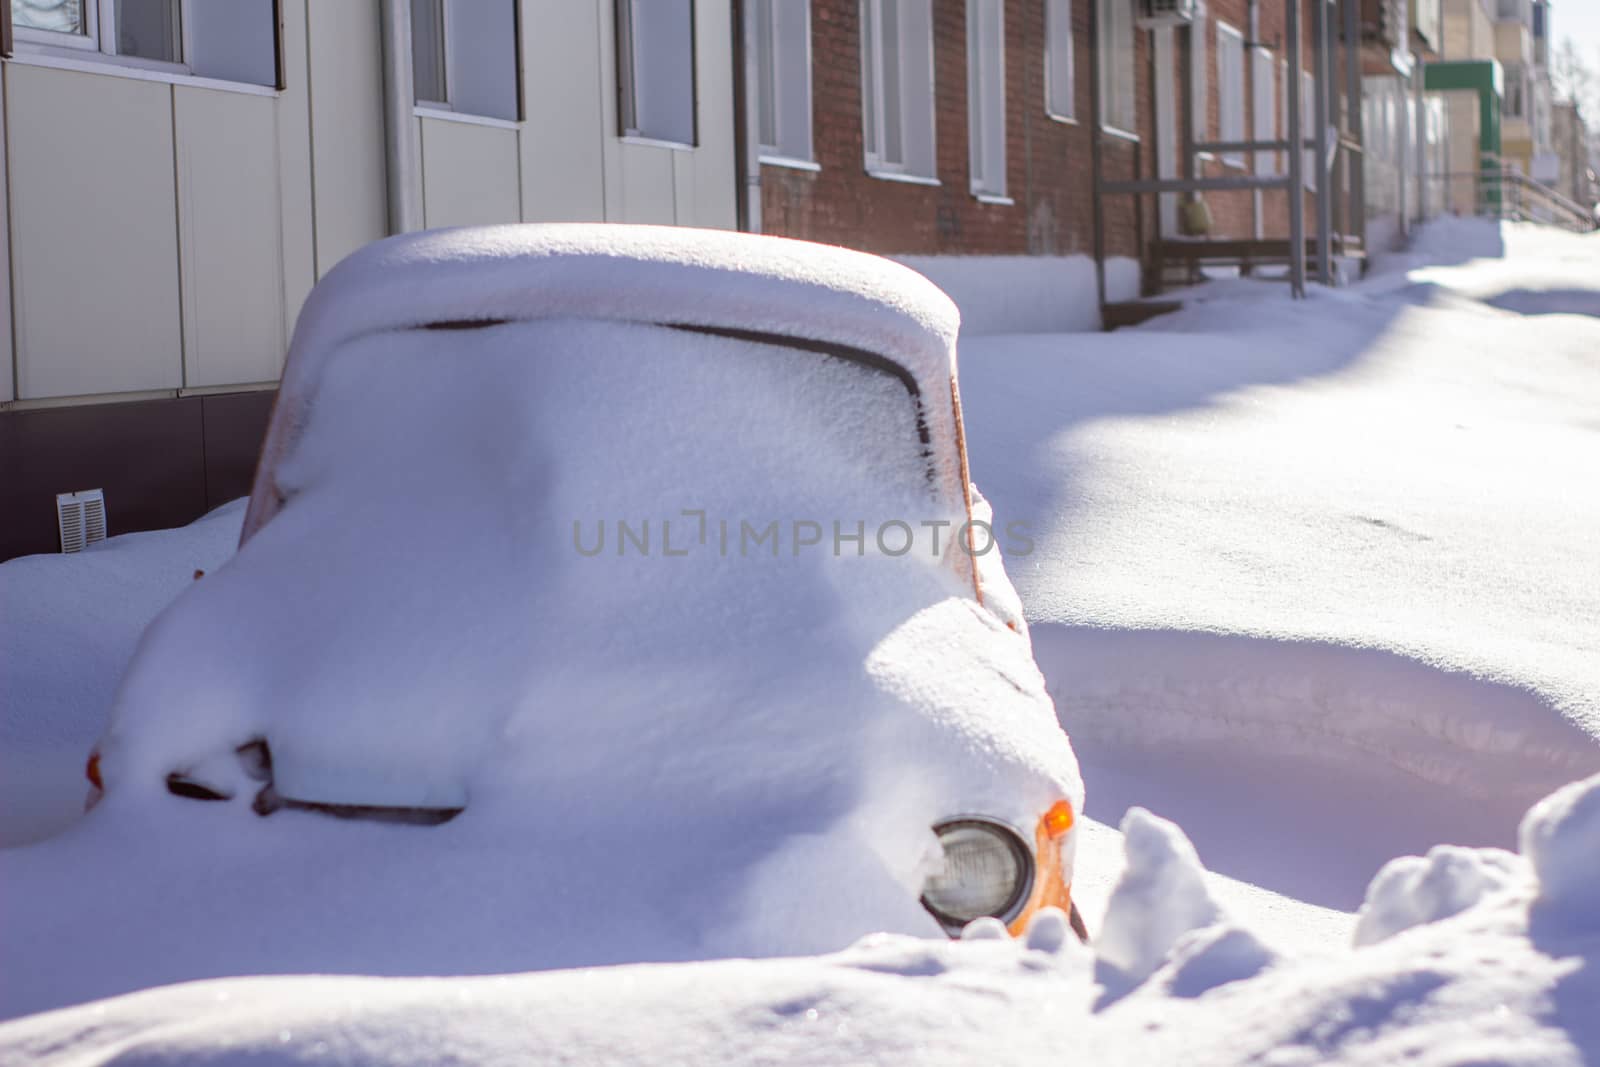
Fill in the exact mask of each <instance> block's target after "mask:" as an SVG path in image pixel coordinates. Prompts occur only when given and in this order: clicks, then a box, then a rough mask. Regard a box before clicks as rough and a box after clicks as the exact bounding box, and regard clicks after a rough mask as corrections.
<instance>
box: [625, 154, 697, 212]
mask: <svg viewBox="0 0 1600 1067" xmlns="http://www.w3.org/2000/svg"><path fill="white" fill-rule="evenodd" d="M678 157H682V158H683V159H684V160H686V161H687V160H690V159H691V157H692V153H689V152H681V151H674V150H673V149H670V148H655V147H651V146H649V145H636V144H627V143H622V144H619V145H618V146H617V176H618V178H619V180H620V184H619V187H618V190H617V200H616V203H615V204H614V205H611V204H608V205H607V206H608V207H609V208H610V210H609V211H608V212H607V214H608V217H609V218H610V220H611V221H612V222H649V223H659V224H661V225H664V226H670V225H672V224H673V223H675V222H678V221H680V220H679V218H678V205H677V199H678V198H677V182H676V167H677V164H676V162H675V161H676V159H677V158H678Z"/></svg>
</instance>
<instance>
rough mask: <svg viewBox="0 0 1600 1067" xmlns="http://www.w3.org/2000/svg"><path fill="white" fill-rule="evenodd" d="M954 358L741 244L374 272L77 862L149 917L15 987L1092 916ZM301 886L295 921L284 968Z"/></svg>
mask: <svg viewBox="0 0 1600 1067" xmlns="http://www.w3.org/2000/svg"><path fill="white" fill-rule="evenodd" d="M957 324H958V320H957V313H956V310H955V308H954V306H953V305H951V304H950V302H949V301H948V299H947V298H946V297H944V295H943V294H942V293H940V292H939V291H938V290H937V289H935V288H934V287H933V286H932V285H931V284H930V283H928V282H927V281H925V280H924V279H922V278H921V277H919V276H918V275H916V274H914V273H913V272H911V271H909V270H907V269H905V268H903V267H900V266H898V265H895V264H893V263H890V262H888V261H885V260H881V259H878V258H876V257H872V256H867V255H863V254H860V253H855V252H850V251H846V250H842V249H835V248H825V247H821V246H815V245H809V244H804V243H799V242H793V241H784V240H777V239H769V238H759V237H753V236H749V235H735V234H718V233H699V232H694V231H685V230H681V229H665V228H661V229H658V228H647V227H606V226H510V227H496V228H487V229H475V230H459V231H450V232H437V233H427V234H421V235H412V236H406V237H400V238H394V239H391V240H388V241H384V242H381V243H379V244H377V245H375V246H372V247H370V248H368V249H366V250H364V251H362V252H359V253H357V254H356V255H354V256H352V257H351V258H350V259H349V260H347V261H346V262H345V263H344V264H342V265H341V266H340V267H339V268H337V269H336V270H335V271H334V272H333V273H332V274H330V275H329V276H328V277H327V278H326V279H325V280H324V281H323V282H322V283H321V284H320V285H319V286H318V287H317V290H316V291H315V292H314V293H313V295H312V297H311V299H310V300H309V302H308V303H307V306H306V308H305V310H304V312H303V313H302V315H301V320H300V324H299V327H298V329H297V331H296V334H295V340H294V344H293V346H292V350H291V353H290V357H289V361H288V364H287V366H286V370H285V376H284V381H283V386H282V391H281V393H280V397H279V401H278V406H277V410H276V412H275V414H274V416H273V420H272V424H271V427H270V429H269V432H268V438H267V442H266V444H265V447H264V451H263V459H262V462H261V466H260V469H259V471H258V474H257V479H256V484H255V487H254V492H253V495H252V498H251V502H250V507H249V511H248V513H247V516H246V519H245V523H244V532H243V535H242V538H241V547H240V549H239V552H238V553H237V555H236V556H235V557H234V558H233V559H231V560H230V561H229V562H228V563H227V564H226V565H225V566H223V567H221V568H220V569H218V570H217V571H216V572H214V573H212V574H209V575H208V576H206V577H205V578H204V579H203V580H200V581H198V582H196V583H195V584H194V586H193V587H192V588H191V589H189V590H188V591H186V592H185V593H184V594H183V595H182V596H181V597H180V598H179V599H178V600H177V601H176V602H175V603H174V604H173V605H172V607H171V608H170V609H168V610H167V611H166V612H165V613H164V614H163V615H161V616H160V617H159V618H157V619H156V621H155V622H154V623H153V624H152V625H151V626H150V628H149V629H148V630H147V632H146V634H145V636H144V638H143V640H142V643H141V645H140V648H139V650H138V652H137V653H136V655H135V657H134V659H133V662H132V663H131V664H130V666H129V668H128V671H127V673H126V675H125V677H124V680H123V683H122V686H121V689H120V691H119V694H118V697H117V700H116V702H115V705H114V707H113V709H112V715H111V721H110V725H109V727H108V729H107V731H106V733H105V735H104V736H103V738H102V740H101V742H100V743H99V745H98V746H97V748H96V751H95V754H94V756H93V758H92V760H91V765H90V771H91V777H92V779H93V780H94V782H95V783H96V787H95V792H96V794H97V798H98V805H97V807H96V810H95V811H94V812H93V813H92V814H91V816H90V817H89V818H88V819H87V820H85V822H84V823H83V824H81V825H80V826H79V827H78V828H77V829H76V830H74V831H73V832H72V833H69V834H68V835H67V836H66V838H64V839H57V840H55V841H52V842H49V843H47V845H46V846H45V847H46V848H49V847H58V848H70V847H73V839H74V838H75V837H76V838H81V837H82V836H83V835H94V834H100V835H111V834H112V833H113V832H114V833H115V834H117V835H120V836H121V838H122V839H123V840H124V841H125V842H126V841H127V840H129V839H130V835H131V839H132V840H134V841H137V842H138V845H137V847H136V848H133V847H132V846H125V847H124V851H128V850H132V851H136V852H138V853H139V854H140V857H141V858H140V859H139V860H137V861H135V865H136V866H137V865H139V864H147V866H144V867H143V868H142V869H141V870H137V871H132V872H130V871H128V870H126V869H122V870H119V871H118V874H117V877H118V878H119V879H122V880H124V881H128V882H132V883H139V882H140V880H141V879H145V882H144V884H143V886H142V888H139V889H135V890H132V891H129V892H127V893H124V894H123V895H122V897H121V898H120V899H119V905H118V907H119V909H120V910H121V912H122V913H121V914H119V915H118V916H117V920H116V922H114V923H111V924H109V925H111V926H112V927H113V928H112V929H111V930H109V931H106V930H100V929H94V930H93V931H92V932H89V931H85V930H83V929H79V930H77V931H73V932H68V931H64V930H61V929H45V928H47V927H50V920H49V919H48V918H47V915H50V916H53V915H57V914H59V912H57V911H56V910H54V909H52V908H50V907H48V906H46V903H45V900H47V898H48V897H49V896H50V893H49V892H48V891H46V890H45V888H44V887H45V879H44V878H43V876H42V875H41V876H40V885H39V887H38V890H39V891H38V892H36V893H34V892H17V893H15V894H11V896H12V899H13V901H16V902H20V905H21V908H22V909H23V910H24V911H27V910H30V909H31V910H34V911H35V912H36V913H37V915H38V918H39V924H29V923H27V922H26V921H24V922H20V923H19V922H8V924H7V926H6V928H5V930H4V932H3V934H0V951H4V953H5V954H6V956H7V958H8V959H12V960H15V959H18V958H19V956H18V954H17V953H18V952H19V951H21V952H22V954H23V957H28V956H32V955H33V953H35V952H37V953H39V954H40V955H38V956H36V957H34V958H37V959H41V960H42V959H45V958H48V959H49V960H50V963H49V965H48V967H49V969H52V970H54V969H59V968H61V967H62V966H63V964H62V961H61V954H62V952H63V951H66V952H67V953H68V954H69V955H70V954H71V953H72V951H73V949H72V948H71V947H70V946H71V945H73V944H81V943H83V942H84V941H85V940H86V939H87V940H88V941H92V942H93V943H94V946H93V952H92V953H91V955H93V956H94V957H96V958H98V959H99V960H102V961H103V960H105V959H107V958H113V959H116V960H118V961H119V963H120V964H121V965H124V966H129V967H132V968H133V969H134V970H136V971H140V972H141V973H137V974H129V975H128V976H127V979H126V981H111V980H109V979H104V980H102V982H101V985H98V986H97V985H95V983H93V982H91V983H90V984H91V986H95V988H93V989H91V990H88V992H109V991H112V989H113V988H128V987H130V986H131V985H133V984H147V983H148V982H150V981H152V980H161V979H166V980H171V979H176V978H187V977H199V976H203V975H213V974H227V973H254V972H266V971H283V970H292V971H347V970H357V971H369V972H377V973H429V972H431V973H439V972H441V971H483V970H497V969H532V968H539V967H547V966H557V965H571V964H577V963H598V962H614V961H616V960H619V959H674V958H692V957H698V956H706V955H714V954H730V953H739V954H772V953H783V952H800V951H814V950H823V949H834V948H838V947H840V946H842V945H844V944H847V943H849V942H850V941H852V940H853V939H855V938H857V937H859V936H861V935H863V934H865V933H868V932H871V931H876V930H889V931H897V932H903V933H913V934H925V935H938V934H940V933H941V932H943V933H950V934H953V933H956V932H959V931H960V930H961V928H962V927H963V926H965V925H966V923H967V922H968V921H970V920H973V919H977V918H981V917H986V916H993V917H996V918H998V919H999V920H1001V921H1002V922H1004V923H1006V924H1008V925H1009V926H1010V927H1011V928H1012V929H1014V930H1017V931H1021V930H1022V929H1024V928H1025V926H1026V924H1027V922H1028V921H1029V919H1030V918H1031V917H1032V916H1033V915H1034V914H1035V913H1037V912H1039V911H1040V910H1041V909H1042V908H1045V907H1047V906H1057V907H1061V908H1063V909H1068V908H1070V904H1071V899H1070V886H1071V880H1072V865H1073V856H1074V849H1075V845H1076V834H1075V832H1074V823H1075V820H1076V815H1077V813H1078V812H1080V811H1081V810H1082V804H1083V788H1082V784H1081V781H1080V778H1079V774H1078V768H1077V764H1076V761H1075V759H1074V757H1073V753H1072V750H1071V747H1070V745H1069V743H1068V740H1067V738H1066V736H1065V735H1064V734H1063V733H1062V732H1061V729H1060V727H1059V725H1058V724H1057V720H1056V717H1055V714H1054V709H1053V707H1052V704H1051V701H1050V699H1049V697H1048V696H1047V695H1046V693H1045V689H1044V683H1043V680H1042V678H1041V676H1040V674H1039V671H1038V669H1037V667H1036V666H1035V664H1034V661H1033V658H1032V655H1031V650H1030V646H1029V641H1028V636H1027V632H1026V627H1025V625H1024V623H1023V622H1022V619H1021V613H1020V610H1019V606H1018V604H1017V601H1016V596H1015V593H1014V591H1013V590H1012V588H1011V586H1010V584H1009V582H1008V581H1007V579H1006V577H1005V574H1004V571H1003V569H1002V568H1001V566H1000V561H999V551H1000V546H1001V545H1003V544H1005V543H1007V537H1008V531H1006V530H996V529H993V528H991V527H990V526H989V525H988V523H987V521H986V520H987V518H988V511H987V507H986V505H985V504H984V503H983V501H982V499H981V497H978V496H976V494H975V492H974V490H973V489H972V488H971V487H970V486H969V484H968V482H967V477H966V461H965V454H964V447H963V442H962V430H961V421H960V410H959V402H958V398H957V393H956V388H955V377H954V371H955V336H956V331H957ZM1009 533H1010V534H1016V535H1019V536H1017V537H1014V538H1012V541H1011V543H1013V544H1017V545H1021V547H1023V548H1025V547H1026V543H1025V541H1023V540H1022V539H1021V537H1020V533H1021V532H1020V531H1009ZM113 826H114V827H116V830H115V831H112V830H110V829H108V827H113ZM23 867H24V868H25V867H26V864H23ZM7 877H8V879H10V880H11V881H12V882H13V884H14V885H16V884H20V883H21V882H26V881H27V872H26V871H25V870H24V871H23V872H22V874H21V875H20V882H19V875H18V874H17V873H16V870H15V869H13V870H12V871H10V872H8V875H7ZM282 893H291V894H295V895H296V897H297V898H299V897H303V898H304V901H305V904H304V909H305V910H304V912H303V914H304V915H305V917H306V921H305V923H304V924H303V925H302V926H300V927H299V928H296V929H290V930H274V931H273V932H272V934H271V936H270V937H264V936H262V934H261V933H260V932H259V931H258V932H255V933H254V934H253V935H252V933H251V932H249V924H250V918H249V916H250V914H251V912H252V910H253V909H256V908H263V909H265V908H267V907H269V906H265V905H262V903H261V901H262V899H263V897H264V896H267V895H272V894H282ZM279 899H281V897H279ZM11 918H12V919H13V920H15V919H18V918H19V916H18V915H16V914H13V915H12V916H11ZM22 918H25V917H22ZM617 924H622V925H623V926H626V927H628V928H630V929H631V928H637V929H636V932H635V934H633V935H630V936H627V937H615V936H601V935H602V933H603V932H604V931H606V930H608V929H611V928H613V927H615V926H616V925H617ZM89 925H90V926H97V925H98V924H94V923H91V924H89ZM175 929H183V930H186V931H188V935H186V936H185V937H184V938H183V941H184V944H183V946H182V947H181V948H180V949H178V950H176V951H174V949H173V948H172V947H171V945H170V938H171V936H172V931H173V930H175ZM402 930H404V931H406V933H405V934H404V935H403V936H406V937H416V938H418V939H419V940H421V941H422V942H424V943H425V944H431V945H435V946H438V948H439V950H438V951H433V952H430V951H428V950H427V949H426V948H424V949H423V950H422V951H411V952H408V953H402V952H400V951H398V950H396V949H394V948H393V946H392V944H391V941H392V939H394V938H395V937H397V936H401V934H400V931H402ZM421 931H426V932H425V933H424V932H421ZM162 936H165V937H166V938H168V939H169V944H168V946H167V947H166V949H165V950H164V951H154V952H150V951H147V950H148V949H149V948H150V946H149V945H145V946H144V948H143V949H141V946H140V944H139V943H138V942H141V939H143V940H146V941H148V940H150V939H155V938H160V937H162ZM108 938H109V939H110V940H111V942H113V943H114V946H108V945H107V943H106V942H107V939H108ZM19 942H21V943H20V944H19ZM413 948H415V946H413ZM141 958H142V959H144V960H145V961H146V965H145V966H144V967H143V968H141V967H140V965H139V964H138V963H129V962H128V961H138V960H140V959H141ZM85 966H86V969H87V970H89V971H93V970H94V967H93V966H92V965H89V964H88V961H87V960H86V961H85ZM151 971H153V972H154V973H150V972H151ZM80 973H81V972H80ZM107 985H108V986H109V988H102V987H101V986H107ZM25 999H26V1000H28V1001H29V1002H30V1003H32V1002H34V1001H35V1000H36V998H34V997H32V996H29V997H27V998H25ZM44 999H46V1000H50V999H59V998H50V997H46V998H44ZM32 1006H41V1005H39V1004H37V1003H33V1005H32Z"/></svg>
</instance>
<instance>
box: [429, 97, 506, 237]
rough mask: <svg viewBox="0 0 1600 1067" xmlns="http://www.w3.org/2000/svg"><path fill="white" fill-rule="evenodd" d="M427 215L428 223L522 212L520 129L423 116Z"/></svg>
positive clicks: (487, 219)
mask: <svg viewBox="0 0 1600 1067" xmlns="http://www.w3.org/2000/svg"><path fill="white" fill-rule="evenodd" d="M417 123H418V125H419V127H420V128H421V132H420V137H419V140H418V143H419V144H420V145H421V147H422V221H423V225H425V226H427V227H428V228H429V229H439V228H440V227H444V226H480V225H484V224H487V223H494V222H517V221H519V220H520V219H521V218H522V183H521V178H520V171H521V163H520V159H519V152H518V146H517V140H518V138H519V137H520V136H522V134H521V132H520V131H518V130H514V129H504V128H501V127H498V126H480V125H477V124H475V123H468V122H459V121H456V120H454V119H435V118H421V119H418V120H417Z"/></svg>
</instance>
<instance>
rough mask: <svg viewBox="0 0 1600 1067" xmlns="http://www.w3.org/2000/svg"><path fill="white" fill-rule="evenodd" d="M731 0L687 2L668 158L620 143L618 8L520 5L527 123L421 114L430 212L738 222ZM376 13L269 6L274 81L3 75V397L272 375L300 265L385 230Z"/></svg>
mask: <svg viewBox="0 0 1600 1067" xmlns="http://www.w3.org/2000/svg"><path fill="white" fill-rule="evenodd" d="M730 3H731V0H697V3H696V5H695V31H696V34H695V49H696V59H697V106H698V115H697V122H698V137H699V143H698V145H696V146H695V147H693V148H670V147H663V146H660V145H653V144H642V143H638V142H634V141H629V140H627V139H625V138H622V137H620V136H618V133H617V129H618V123H617V91H616V49H615V45H614V42H613V38H612V32H613V25H612V24H613V20H614V2H613V0H587V2H579V0H522V4H523V10H522V17H521V27H522V41H521V45H522V75H523V114H524V116H525V117H524V120H523V121H521V122H517V123H509V122H502V123H499V124H494V123H473V122H468V121H461V120H457V119H450V118H439V117H434V116H427V117H419V118H418V119H417V120H416V121H417V123H418V133H419V136H418V138H417V140H418V151H417V158H416V159H415V161H414V164H415V165H416V166H418V167H419V168H420V177H421V186H422V190H423V214H424V219H425V224H426V225H428V226H430V227H436V226H457V225H465V224H473V223H484V222H513V221H517V220H519V219H521V220H526V221H555V220H602V219H604V220H610V221H622V222H657V223H675V224H678V225H692V226H712V227H728V228H731V227H732V226H734V225H735V220H736V204H735V196H736V184H735V166H734V144H733V95H732V94H733V85H734V79H733V76H732V33H731V19H732V14H731V8H730ZM379 26H380V23H379V5H378V0H338V2H324V0H282V33H283V40H282V63H283V74H284V82H285V85H286V86H287V88H285V89H283V90H282V91H279V92H276V93H271V92H266V93H261V92H254V93H252V92H248V91H245V92H235V91H230V90H228V89H226V88H216V87H214V86H205V85H201V84H195V83H192V82H184V81H183V80H182V79H178V80H177V82H176V83H174V82H168V81H161V80H150V79H148V78H139V77H131V76H128V73H127V72H126V71H123V70H121V69H119V68H117V67H115V66H111V65H107V66H105V67H97V68H95V69H89V70H85V69H58V68H57V67H54V66H47V65H43V64H33V63H29V62H27V61H25V60H24V61H13V62H6V63H4V64H3V65H0V114H3V117H4V129H3V131H0V132H3V136H0V152H3V156H0V164H4V163H5V162H6V161H7V160H9V168H7V167H5V166H3V165H0V201H3V202H4V203H5V205H6V206H7V208H8V214H9V219H10V225H9V229H7V228H6V227H5V226H4V225H3V224H0V292H4V291H5V290H7V289H9V291H10V296H11V299H10V301H0V337H3V338H4V340H3V341H0V404H8V403H10V402H12V401H13V400H16V401H23V402H27V401H40V400H52V399H55V398H62V397H89V396H94V397H97V398H98V397H100V396H103V395H104V394H115V393H148V392H154V391H163V392H166V391H176V390H182V389H216V388H227V387H230V386H238V385H248V384H253V383H260V382H268V381H271V380H273V379H275V378H276V377H277V375H278V373H279V371H280V368H281V364H282V358H283V352H284V349H285V347H286V344H287V341H288V338H289V336H290V334H291V333H292V330H293V325H294V320H295V317H296V316H297V315H298V313H299V309H300V305H301V303H302V302H303V301H304V299H305V296H306V294H307V292H309V290H310V288H311V285H312V283H313V281H314V280H315V278H317V277H318V276H320V275H322V274H325V273H326V272H327V271H328V270H329V269H331V268H332V267H333V265H334V264H335V263H337V262H338V261H339V260H340V259H342V258H343V257H344V256H346V255H348V254H349V253H350V252H352V251H354V250H355V249H357V248H359V247H361V246H362V245H363V244H366V243H367V242H369V241H372V240H375V239H377V238H379V237H382V236H383V235H384V233H385V232H386V226H387V203H386V195H387V193H386V182H385V174H384V166H385V160H384V131H383V69H382V41H381V37H380V33H379ZM7 242H9V244H10V246H11V247H10V255H9V257H8V256H6V255H5V254H4V253H5V251H6V247H5V246H6V243H7ZM7 264H9V265H10V267H11V268H12V269H11V271H10V278H9V284H7V281H8V280H7V278H6V274H5V273H4V271H5V269H6V265H7ZM13 317H14V319H15V321H14V323H12V322H9V321H7V320H8V318H13ZM13 336H15V339H16V344H15V351H13V347H12V345H11V343H10V342H11V338H12V337H13ZM13 379H14V380H15V382H16V384H17V389H16V392H15V396H13V393H12V388H11V387H12V381H13Z"/></svg>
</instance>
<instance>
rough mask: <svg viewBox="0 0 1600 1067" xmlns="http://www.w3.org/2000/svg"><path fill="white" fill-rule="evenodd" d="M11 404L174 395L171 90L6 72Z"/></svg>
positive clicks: (177, 362) (177, 366) (96, 78)
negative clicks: (136, 393)
mask: <svg viewBox="0 0 1600 1067" xmlns="http://www.w3.org/2000/svg"><path fill="white" fill-rule="evenodd" d="M6 90H7V91H6V106H7V122H6V134H7V140H8V144H7V156H8V162H9V163H10V180H11V219H12V234H11V238H12V242H13V257H12V260H13V264H14V268H15V270H14V277H13V292H14V297H15V306H14V314H15V316H16V333H17V353H16V359H17V379H18V386H19V389H18V394H19V398H22V399H33V398H37V397H50V396H72V395H78V394H84V393H108V392H124V391H132V390H142V389H170V388H176V387H177V386H178V385H180V384H181V381H182V372H183V356H182V348H181V345H182V339H181V330H180V322H179V310H178V241H177V217H176V209H175V201H176V191H175V185H174V179H173V143H172V89H171V87H170V86H168V85H164V84H160V83H157V82H145V81H135V80H133V79H129V78H117V77H110V76H101V75H96V74H83V73H78V72H73V71H64V70H53V69H50V68H46V67H29V66H22V65H18V64H8V65H7V83H6Z"/></svg>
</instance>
